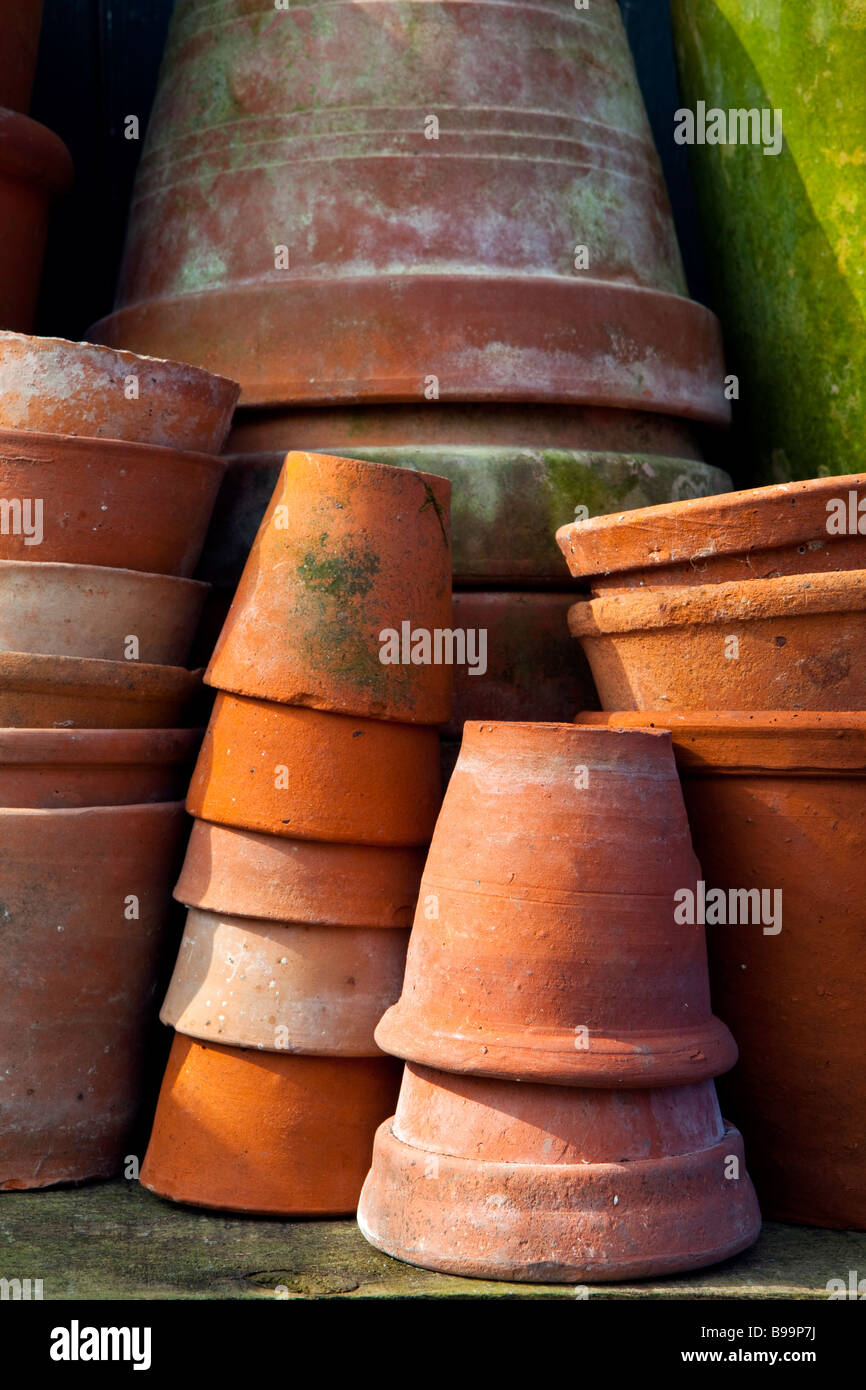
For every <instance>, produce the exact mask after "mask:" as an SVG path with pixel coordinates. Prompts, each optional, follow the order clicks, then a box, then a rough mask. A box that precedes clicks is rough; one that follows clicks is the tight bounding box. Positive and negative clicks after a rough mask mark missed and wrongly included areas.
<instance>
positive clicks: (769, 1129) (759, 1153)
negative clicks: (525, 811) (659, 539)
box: [581, 712, 866, 1230]
mask: <svg viewBox="0 0 866 1390" xmlns="http://www.w3.org/2000/svg"><path fill="white" fill-rule="evenodd" d="M581 718H582V719H583V718H586V719H594V720H602V719H605V720H608V721H610V722H616V723H619V724H627V725H631V724H633V723H635V722H636V721H637V720H638V719H640V720H643V721H645V722H649V721H652V722H653V723H654V724H656V725H658V726H666V727H669V728H671V729H672V731H673V740H674V751H675V753H676V757H677V762H678V764H679V768H680V775H681V777H682V779H683V791H684V794H685V798H686V805H687V806H688V811H689V820H690V823H691V826H692V832H693V834H694V837H695V844H696V846H697V848H698V851H699V853H700V856H701V863H702V865H703V873H704V877H705V880H706V884H707V890H708V891H709V890H710V889H711V888H713V887H717V888H722V889H724V890H725V891H726V893H728V892H729V891H730V890H731V889H752V888H758V889H763V890H768V891H775V890H778V891H779V892H780V893H781V895H782V896H781V907H782V914H781V930H779V931H776V930H775V928H774V926H771V929H770V930H769V931H767V932H765V930H764V927H763V926H762V925H760V924H759V925H748V924H745V923H729V924H728V925H721V924H720V925H708V927H707V944H708V950H709V959H710V979H711V986H712V992H713V1001H714V1003H715V1006H716V1008H717V1009H718V1011H719V1014H720V1015H721V1017H722V1018H724V1019H725V1021H726V1022H727V1023H728V1024H730V1026H731V1028H732V1029H733V1030H734V1034H735V1036H736V1039H737V1042H738V1044H739V1049H740V1059H739V1062H738V1063H737V1066H736V1067H735V1068H734V1070H733V1071H732V1072H731V1073H730V1076H729V1077H726V1078H725V1080H724V1081H723V1082H722V1083H721V1088H722V1094H723V1098H724V1102H725V1108H726V1109H728V1110H729V1111H730V1113H731V1114H732V1116H733V1117H734V1119H735V1120H736V1123H737V1124H738V1125H739V1126H740V1128H741V1129H742V1131H743V1134H744V1135H745V1139H746V1144H747V1147H748V1151H749V1164H750V1167H751V1169H752V1172H753V1176H754V1178H755V1183H756V1186H757V1189H758V1194H759V1196H760V1198H761V1205H762V1207H763V1209H764V1213H765V1215H766V1216H769V1217H773V1218H774V1219H776V1220H781V1221H801V1222H805V1223H807V1224H809V1225H816V1226H841V1227H849V1226H850V1227H856V1228H857V1229H860V1230H863V1229H866V1166H864V1162H863V1153H864V1140H863V1114H864V1112H866V1077H864V1072H863V1064H862V1052H863V1049H862V1000H863V996H864V992H866V952H864V949H863V929H862V923H863V892H862V868H861V866H862V864H863V862H864V859H866V714H806V713H797V714H791V713H787V712H786V713H772V714H764V713H760V714H729V713H712V712H702V713H686V714H676V713H674V714H668V713H666V712H650V713H647V714H641V715H637V714H609V715H608V714H605V715H586V716H583V715H582V716H581ZM750 920H754V919H753V917H752V918H750Z"/></svg>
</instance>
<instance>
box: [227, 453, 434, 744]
mask: <svg viewBox="0 0 866 1390" xmlns="http://www.w3.org/2000/svg"><path fill="white" fill-rule="evenodd" d="M450 494H451V486H450V484H449V483H448V482H447V481H446V480H445V479H443V478H436V477H432V476H431V475H429V474H426V473H417V472H415V471H414V470H411V469H403V468H388V467H384V466H383V465H381V464H377V463H366V462H359V461H357V460H355V459H342V458H332V457H329V456H328V455H326V454H305V453H290V454H289V455H288V457H287V458H286V461H285V464H284V466H283V469H282V472H281V473H280V477H279V479H278V482H277V486H276V489H275V491H274V495H273V497H272V499H271V502H270V505H269V507H268V510H267V511H266V513H265V516H264V519H263V520H262V524H261V526H260V527H259V531H258V534H257V536H256V539H255V542H254V544H253V548H252V550H251V552H250V556H249V559H248V560H247V563H246V566H245V568H244V572H243V575H242V576H241V581H240V584H239V585H238V590H237V593H236V594H235V599H234V602H233V604H232V606H231V609H230V610H229V615H228V617H227V619H226V622H225V626H224V627H223V630H222V633H221V634H220V638H219V641H218V642H217V645H216V650H215V651H214V654H213V658H212V659H211V663H210V665H209V667H208V669H207V674H206V680H207V683H208V684H209V685H214V686H216V687H217V689H219V690H228V691H232V692H233V693H235V694H238V695H252V696H256V697H258V698H260V699H266V700H278V701H283V702H285V703H287V704H295V705H309V706H311V707H312V708H314V709H326V710H331V711H334V712H335V713H340V714H352V715H361V716H365V717H367V718H371V719H389V720H396V721H397V722H399V723H412V724H439V723H441V722H443V721H444V720H446V719H447V718H448V716H449V714H450V713H451V666H450V665H448V664H447V663H446V661H445V659H444V658H443V657H442V655H441V645H442V641H441V634H443V633H447V634H449V635H450V630H451V549H450V542H449V504H450ZM422 641H426V644H427V645H426V648H424V647H423V646H421V645H419V643H422ZM392 648H395V649H394V650H392Z"/></svg>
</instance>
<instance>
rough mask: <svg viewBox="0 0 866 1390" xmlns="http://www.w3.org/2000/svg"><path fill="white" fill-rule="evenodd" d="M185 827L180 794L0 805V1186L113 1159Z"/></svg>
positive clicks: (67, 1178) (135, 1102) (71, 1175)
mask: <svg viewBox="0 0 866 1390" xmlns="http://www.w3.org/2000/svg"><path fill="white" fill-rule="evenodd" d="M185 824H186V818H185V816H184V812H183V805H182V804H181V803H179V802H173V803H167V804H164V805H159V806H109V807H103V806H100V807H87V808H77V809H74V810H50V811H43V810H2V811H0V860H2V863H3V912H2V920H0V941H2V946H3V960H4V968H3V975H2V982H0V1054H2V1057H3V1142H2V1145H0V1189H10V1188H28V1187H47V1186H50V1185H51V1184H52V1183H59V1182H79V1181H82V1180H83V1179H85V1178H107V1177H111V1176H112V1175H113V1174H114V1173H116V1172H117V1171H118V1170H119V1168H120V1166H121V1163H122V1161H123V1157H124V1155H125V1154H126V1152H127V1151H128V1150H127V1145H128V1143H129V1131H130V1127H131V1125H132V1122H133V1121H134V1119H135V1116H136V1113H137V1111H138V1107H139V1105H140V1101H141V1073H142V1061H143V1052H144V1047H145V1043H146V1029H147V1026H148V1024H149V1022H150V1020H151V1018H152V1016H154V1015H155V1013H156V999H155V997H154V995H155V990H156V988H157V983H158V971H159V965H160V956H161V947H162V944H163V937H164V934H165V929H166V926H167V925H168V921H169V915H170V910H171V906H172V904H171V884H172V880H173V876H174V874H175V873H176V871H177V861H178V857H179V854H180V851H181V842H182V837H183V833H184V829H185Z"/></svg>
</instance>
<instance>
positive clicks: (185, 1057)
mask: <svg viewBox="0 0 866 1390" xmlns="http://www.w3.org/2000/svg"><path fill="white" fill-rule="evenodd" d="M399 1076H400V1073H399V1068H398V1067H397V1065H396V1064H395V1063H394V1062H393V1061H392V1060H391V1059H390V1058H388V1057H369V1058H368V1057H296V1056H291V1055H287V1054H282V1055H281V1054H280V1053H276V1052H259V1051H258V1050H257V1049H249V1048H239V1047H223V1046H220V1045H219V1044H215V1043H201V1042H198V1041H196V1040H194V1039H192V1038H186V1037H184V1036H183V1035H182V1034H180V1033H179V1034H177V1036H176V1037H175V1039H174V1042H173V1043H172V1049H171V1054H170V1056H169V1059H168V1066H167V1068H166V1073H165V1079H164V1080H163V1084H162V1091H161V1092H160V1097H159V1104H158V1105H157V1110H156V1116H155V1118H154V1123H153V1132H152V1134H151V1136H150V1143H149V1144H148V1148H147V1153H146V1154H145V1158H144V1163H143V1164H142V1167H141V1181H142V1183H143V1185H144V1186H145V1187H147V1188H149V1189H150V1191H151V1192H156V1193H158V1194H159V1196H160V1197H167V1198H168V1199H169V1200H170V1201H173V1202H188V1203H190V1204H191V1205H192V1206H199V1207H215V1208H217V1209H224V1210H227V1211H243V1212H248V1213H250V1214H251V1215H255V1214H260V1215H263V1216H346V1215H350V1214H351V1213H353V1212H354V1210H355V1208H356V1206H357V1204H358V1195H359V1193H360V1191H361V1186H362V1184H363V1181H364V1174H365V1173H366V1171H367V1168H368V1167H369V1163H370V1152H371V1150H372V1147H373V1135H374V1133H375V1130H376V1127H377V1125H379V1124H380V1123H381V1122H382V1119H383V1118H384V1116H385V1115H387V1113H388V1111H389V1109H391V1108H393V1105H394V1100H395V1097H396V1094H397V1088H398V1085H399Z"/></svg>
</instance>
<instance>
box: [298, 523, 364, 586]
mask: <svg viewBox="0 0 866 1390" xmlns="http://www.w3.org/2000/svg"><path fill="white" fill-rule="evenodd" d="M327 542H328V536H327V534H324V535H322V536H320V538H319V544H320V546H321V547H322V550H323V551H324V548H325V546H326V545H327ZM378 572H379V557H378V555H376V553H375V552H374V551H372V550H360V549H358V550H346V549H344V550H343V551H342V552H341V553H339V554H333V553H332V554H327V553H321V552H320V553H318V554H313V553H312V552H311V551H308V552H307V554H306V555H305V556H304V558H303V560H302V561H301V563H300V564H299V565H298V567H297V575H298V578H299V579H300V581H301V583H302V584H303V586H304V588H305V589H306V590H307V592H308V593H319V594H326V595H327V596H328V597H329V598H332V599H337V600H344V601H346V600H348V599H356V598H363V596H364V595H365V594H368V593H369V592H370V590H371V589H372V587H373V584H374V581H375V578H376V575H377V574H378Z"/></svg>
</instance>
